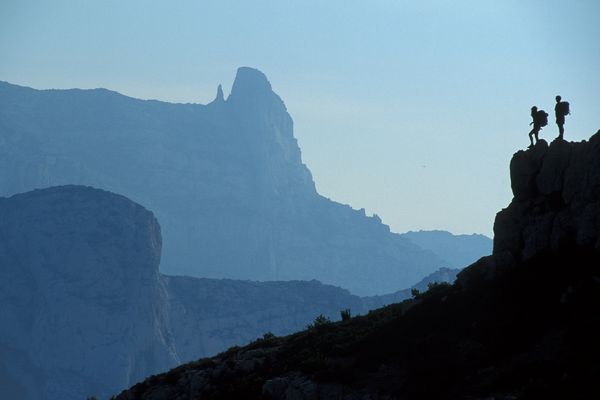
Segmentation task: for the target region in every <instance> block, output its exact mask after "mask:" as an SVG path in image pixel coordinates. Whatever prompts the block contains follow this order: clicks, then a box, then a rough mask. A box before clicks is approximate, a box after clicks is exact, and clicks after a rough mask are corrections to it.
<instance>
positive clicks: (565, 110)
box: [558, 101, 571, 116]
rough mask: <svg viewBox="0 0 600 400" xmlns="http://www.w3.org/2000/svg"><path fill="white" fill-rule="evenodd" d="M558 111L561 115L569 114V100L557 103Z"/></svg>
mask: <svg viewBox="0 0 600 400" xmlns="http://www.w3.org/2000/svg"><path fill="white" fill-rule="evenodd" d="M558 111H559V112H560V114H561V115H562V116H565V115H569V114H571V111H570V110H569V102H568V101H561V102H560V103H558Z"/></svg>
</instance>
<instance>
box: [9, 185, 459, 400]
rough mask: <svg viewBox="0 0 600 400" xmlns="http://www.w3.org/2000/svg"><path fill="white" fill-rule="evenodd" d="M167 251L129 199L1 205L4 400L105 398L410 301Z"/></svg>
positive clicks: (80, 194)
mask: <svg viewBox="0 0 600 400" xmlns="http://www.w3.org/2000/svg"><path fill="white" fill-rule="evenodd" d="M160 255H161V234H160V226H159V224H158V222H157V220H156V219H155V218H154V215H153V214H152V213H151V212H150V211H148V210H146V209H144V208H143V207H141V206H140V205H138V204H136V203H134V202H132V201H130V200H128V199H127V198H125V197H123V196H119V195H115V194H113V193H110V192H106V191H102V190H97V189H93V188H90V187H83V186H73V185H71V186H63V187H53V188H48V189H43V190H36V191H32V192H28V193H24V194H19V195H15V196H12V197H10V198H8V199H7V198H0V399H26V400H29V399H31V400H34V399H35V400H40V399H45V400H55V399H56V400H59V399H60V400H81V399H84V398H86V397H87V396H89V395H96V396H99V398H107V397H108V396H109V394H111V393H116V392H118V391H119V390H122V389H123V388H125V387H128V386H131V385H132V384H134V383H135V382H137V381H139V380H141V379H143V378H145V377H146V376H148V375H151V374H154V373H157V372H160V371H164V370H166V369H169V368H171V367H174V366H175V365H177V364H179V363H180V362H185V361H190V360H192V359H196V358H198V357H205V356H209V355H213V354H215V353H217V352H219V351H223V350H224V349H226V348H228V347H230V346H233V345H242V344H245V343H248V342H249V341H251V340H254V339H256V338H258V337H261V336H262V335H263V334H265V333H267V332H272V333H274V334H276V335H284V334H289V333H291V332H294V331H297V330H299V329H302V328H304V327H306V325H308V324H309V323H310V322H312V321H313V320H314V318H315V317H316V316H318V315H319V314H324V315H325V316H327V317H329V318H331V319H339V317H340V310H344V309H350V310H351V312H352V314H354V315H356V314H360V313H365V312H367V311H368V310H370V309H372V308H376V307H380V306H382V305H384V304H389V303H390V302H393V301H399V300H403V299H405V298H407V297H410V291H409V290H404V291H401V292H398V293H395V294H393V295H388V296H380V297H371V298H360V297H358V296H355V295H352V294H350V293H349V292H348V291H347V290H344V289H341V288H338V287H333V286H328V285H323V284H321V283H319V282H317V281H309V282H302V281H293V282H262V283H261V282H252V281H233V280H217V279H205V278H203V279H200V278H190V277H183V276H165V275H162V274H160V273H159V272H158V265H159V261H160ZM447 274H448V271H440V272H438V273H436V274H435V275H433V276H431V277H429V278H427V279H428V280H431V279H446V278H448V276H449V275H447ZM449 279H452V278H451V277H450V278H449ZM424 284H425V282H423V283H422V284H420V286H419V287H421V288H422V287H423V285H424Z"/></svg>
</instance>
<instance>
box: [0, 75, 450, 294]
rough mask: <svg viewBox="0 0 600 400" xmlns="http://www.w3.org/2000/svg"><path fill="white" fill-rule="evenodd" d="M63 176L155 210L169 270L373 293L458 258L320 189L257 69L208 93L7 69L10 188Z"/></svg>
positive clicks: (1, 176) (3, 188) (5, 147)
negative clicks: (35, 81) (138, 92)
mask: <svg viewBox="0 0 600 400" xmlns="http://www.w3.org/2000/svg"><path fill="white" fill-rule="evenodd" d="M65 184H81V185H90V186H94V187H98V188H102V189H105V190H110V191H112V192H115V193H121V194H123V195H125V196H127V197H128V198H131V199H133V200H134V201H137V202H139V203H141V204H144V206H146V207H148V208H149V209H151V210H153V211H154V212H155V213H156V215H157V217H158V219H159V220H160V222H161V226H162V231H163V239H164V246H163V258H162V260H161V266H160V268H161V271H162V272H165V273H169V274H178V275H190V276H197V277H207V278H232V279H251V280H311V279H318V280H319V281H321V282H324V283H329V284H334V285H337V286H341V287H344V288H346V289H349V290H350V291H351V292H352V293H354V294H357V295H375V294H383V293H390V292H393V291H396V290H398V289H402V288H406V287H409V286H411V285H413V284H415V283H416V282H418V281H419V280H420V279H421V278H422V277H423V276H425V275H427V274H429V273H431V272H434V271H436V270H437V269H438V268H440V267H445V266H446V267H447V266H448V265H445V263H444V262H443V261H442V260H440V258H439V257H437V256H436V255H435V254H433V253H432V252H430V251H425V250H423V249H421V248H420V247H418V246H416V245H414V244H413V243H412V242H411V241H409V240H406V239H405V238H402V237H400V236H399V235H397V234H394V233H392V232H390V230H389V227H388V226H387V225H384V224H382V222H381V220H380V219H379V218H377V217H376V216H374V217H369V216H366V215H365V213H364V210H362V211H359V210H354V209H352V208H350V207H349V206H346V205H342V204H339V203H336V202H334V201H331V200H329V199H327V198H324V197H322V196H320V195H319V194H318V193H317V192H316V190H315V185H314V182H313V180H312V176H311V173H310V171H309V170H308V168H307V167H306V166H305V165H304V164H303V163H302V160H301V154H300V149H299V147H298V144H297V142H296V139H295V138H294V134H293V122H292V119H291V117H290V115H289V114H288V112H287V110H286V107H285V105H284V103H283V101H282V100H281V99H280V98H279V96H277V94H275V93H274V92H273V90H272V88H271V84H270V83H269V82H268V80H267V78H266V77H265V76H264V75H263V74H262V73H261V72H259V71H257V70H254V69H251V68H240V69H239V70H238V73H237V76H236V79H235V82H234V84H233V87H232V90H231V94H230V96H229V97H228V98H227V99H225V98H224V97H223V93H222V91H221V90H220V88H219V91H218V95H217V97H216V99H215V100H214V101H213V102H212V103H210V104H208V105H199V104H170V103H164V102H159V101H142V100H137V99H132V98H129V97H126V96H122V95H120V94H118V93H115V92H111V91H108V90H104V89H96V90H43V91H39V90H33V89H30V88H25V87H19V86H15V85H10V84H8V83H4V82H0V196H9V195H13V194H15V193H21V192H25V191H28V190H32V189H36V188H43V187H48V186H55V185H65Z"/></svg>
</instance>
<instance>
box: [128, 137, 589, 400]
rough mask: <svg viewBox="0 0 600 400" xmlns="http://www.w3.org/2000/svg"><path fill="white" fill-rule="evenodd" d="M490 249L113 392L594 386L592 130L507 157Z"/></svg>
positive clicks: (337, 395) (437, 394)
mask: <svg viewBox="0 0 600 400" xmlns="http://www.w3.org/2000/svg"><path fill="white" fill-rule="evenodd" d="M510 170H511V182H512V189H513V193H514V198H513V200H512V201H511V203H510V205H509V206H508V207H507V208H505V209H503V210H502V211H500V212H499V213H498V214H497V216H496V220H495V223H494V250H493V253H492V255H490V256H487V257H484V258H482V259H480V260H479V261H477V262H476V263H474V264H472V265H471V266H469V267H467V268H465V269H463V270H462V271H461V272H460V273H459V275H458V279H457V281H456V283H455V284H454V285H437V286H434V287H432V288H431V289H430V290H429V291H428V292H426V293H424V294H420V295H419V296H417V297H416V298H414V299H411V300H407V301H405V302H403V303H400V304H394V305H391V306H388V307H385V308H382V309H380V310H376V311H373V312H372V313H369V315H366V316H361V317H357V318H353V319H351V320H348V321H342V322H338V323H333V324H331V323H329V324H328V323H322V324H320V325H317V326H313V327H311V329H308V330H305V331H303V332H298V333H296V334H294V335H290V336H288V337H282V338H276V337H275V338H266V339H265V340H262V341H257V342H255V343H252V344H250V345H248V346H245V347H241V348H239V347H236V348H232V349H230V350H228V351H227V352H224V353H222V354H219V355H217V356H215V357H212V358H210V359H203V360H198V361H195V362H192V363H189V364H186V365H182V366H179V367H178V368H176V369H173V370H171V371H169V372H166V373H164V374H161V375H156V376H153V377H150V378H148V379H146V380H145V381H144V382H141V383H140V384H138V385H135V386H134V387H132V388H131V389H129V390H127V391H125V392H123V393H121V394H120V395H119V396H117V400H142V399H152V400H163V399H164V400H167V399H181V400H187V399H190V400H191V399H230V398H231V399H234V398H244V399H248V400H251V399H257V400H259V399H260V400H262V399H270V400H290V399H304V400H338V399H346V400H359V399H372V400H384V399H387V400H429V399H440V400H446V399H447V400H454V399H473V400H476V399H480V400H483V399H597V398H600V386H598V374H599V371H600V342H599V341H598V337H599V336H600V313H598V309H599V308H600V131H598V133H596V134H595V135H594V136H592V138H591V139H590V140H589V142H586V141H584V142H580V143H569V142H564V141H562V140H556V141H554V142H553V143H552V144H551V145H550V146H548V144H547V143H546V142H545V141H541V140H540V141H539V142H538V144H536V146H535V147H533V148H532V149H530V150H527V151H519V152H517V153H516V154H515V155H514V156H513V158H512V160H511V167H510Z"/></svg>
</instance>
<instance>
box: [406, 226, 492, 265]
mask: <svg viewBox="0 0 600 400" xmlns="http://www.w3.org/2000/svg"><path fill="white" fill-rule="evenodd" d="M400 236H402V237H404V238H407V239H409V240H410V241H411V242H413V243H414V244H416V245H417V246H419V247H421V248H423V249H427V250H431V251H433V252H434V253H435V254H436V255H437V256H438V257H440V258H441V259H442V260H444V262H445V264H447V265H448V266H450V267H452V268H454V269H460V268H464V267H466V266H467V265H471V264H472V263H474V262H475V261H477V260H479V259H480V258H481V257H483V256H487V255H490V254H492V245H493V242H492V239H490V238H489V237H487V236H485V235H480V234H472V235H453V234H452V233H450V232H446V231H439V230H438V231H417V232H415V231H410V232H406V233H403V234H401V235H400Z"/></svg>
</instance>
